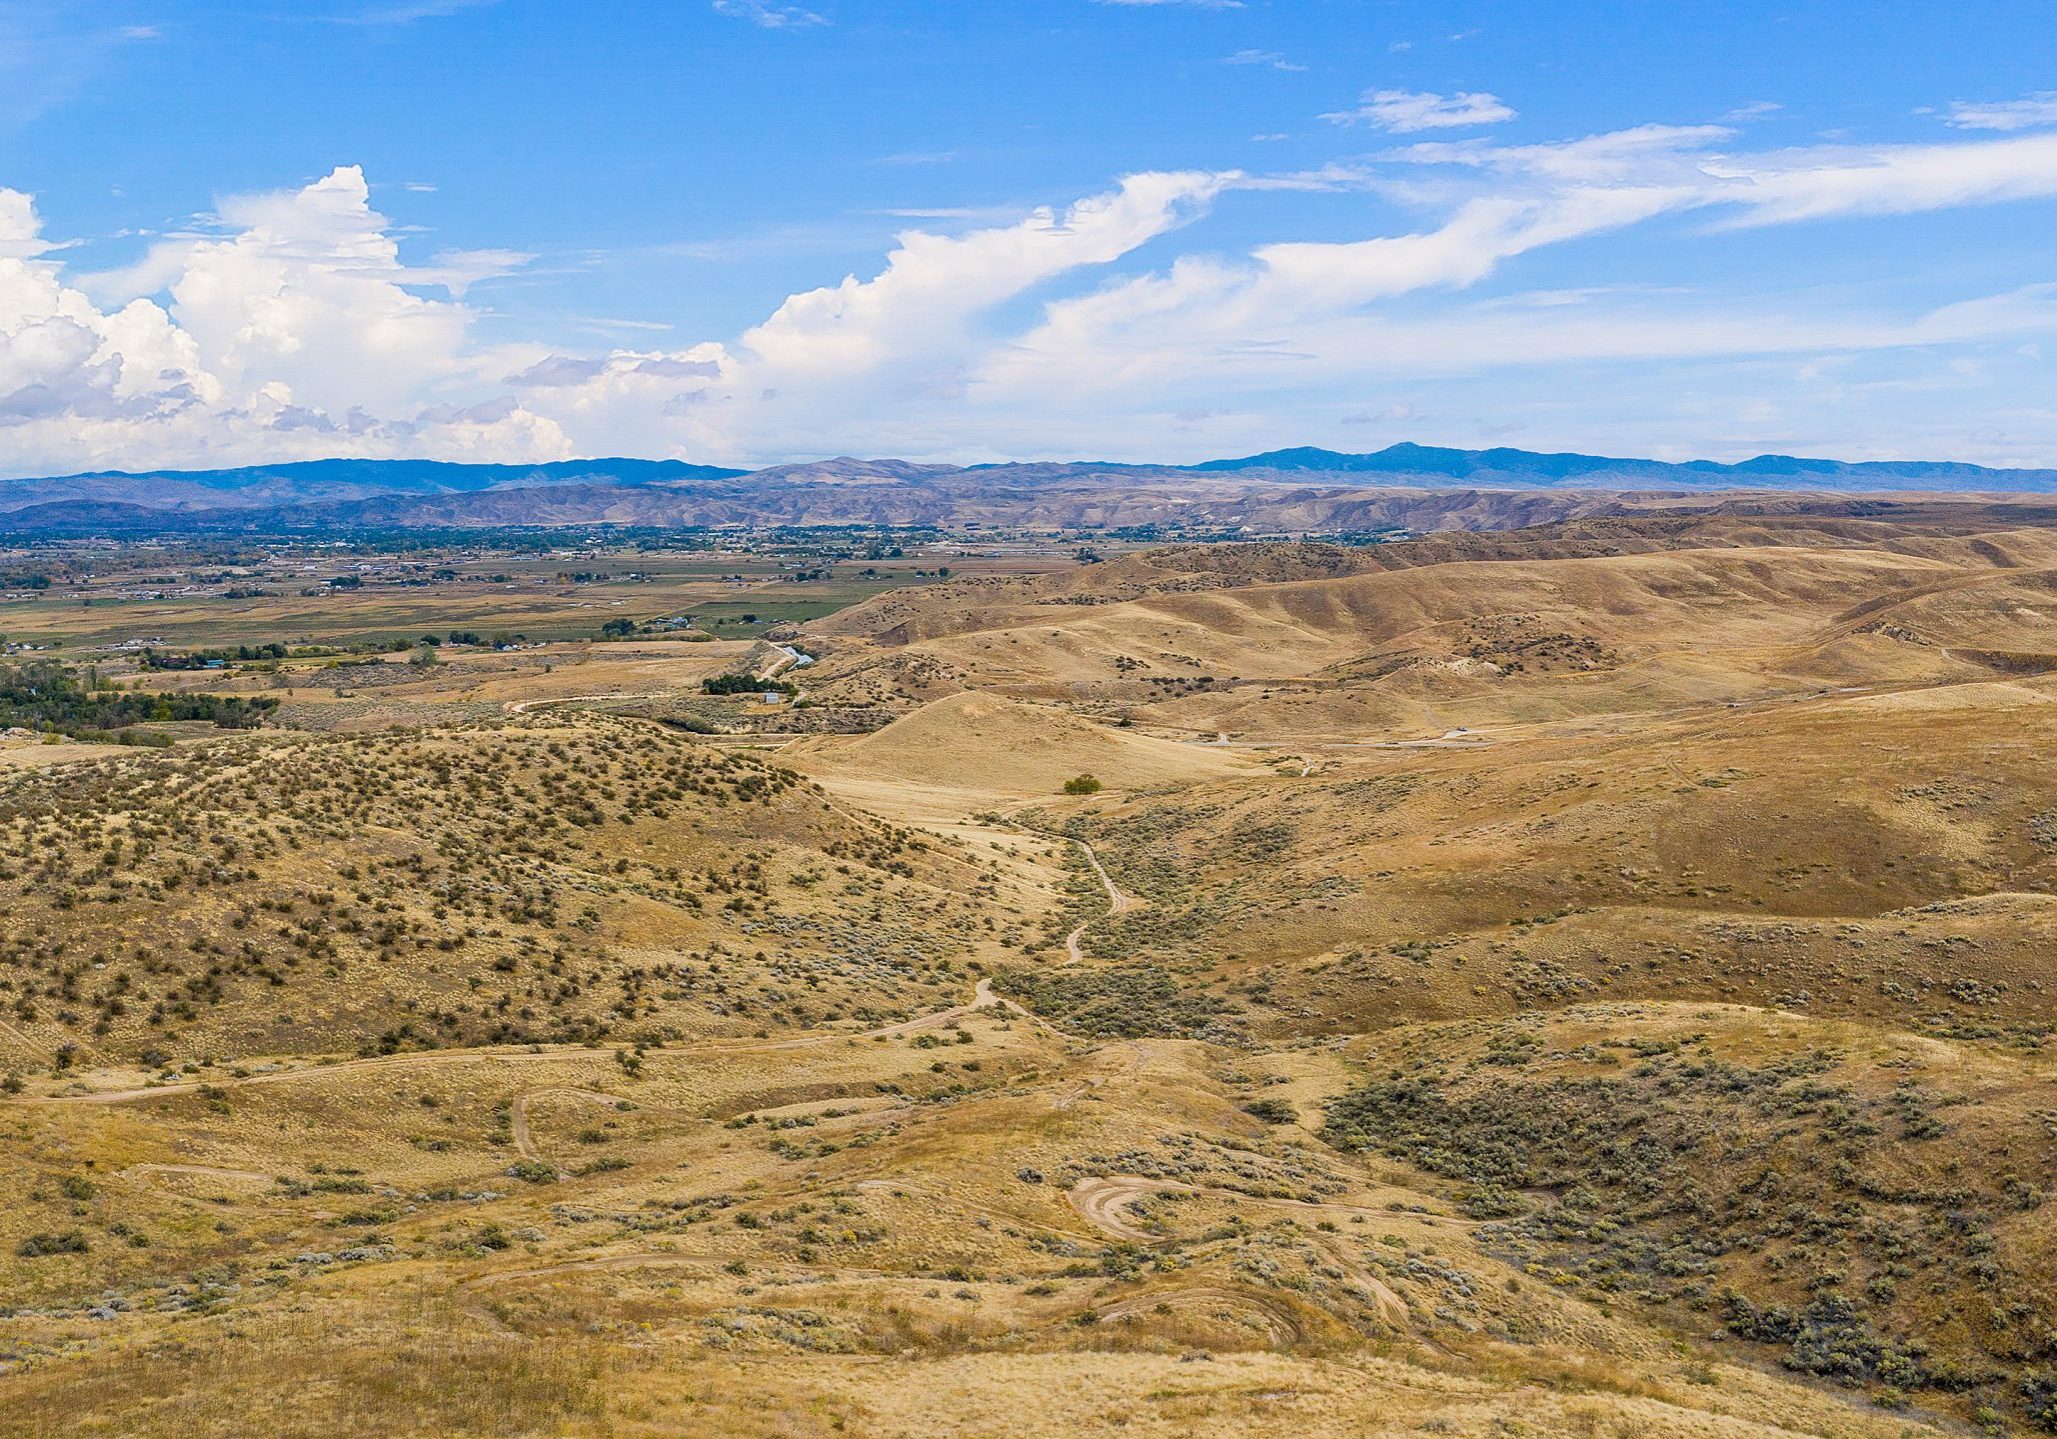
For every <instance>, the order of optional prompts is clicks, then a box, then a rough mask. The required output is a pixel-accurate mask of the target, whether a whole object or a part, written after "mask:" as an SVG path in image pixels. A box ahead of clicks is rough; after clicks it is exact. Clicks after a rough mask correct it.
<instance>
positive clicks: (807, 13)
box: [714, 0, 829, 30]
mask: <svg viewBox="0 0 2057 1439" xmlns="http://www.w3.org/2000/svg"><path fill="white" fill-rule="evenodd" d="M714 10H715V13H716V14H718V15H728V16H731V17H733V18H734V19H737V20H748V21H749V22H750V23H751V24H752V25H755V26H757V27H758V28H759V29H763V30H809V29H812V28H814V27H815V26H817V25H826V24H828V23H829V19H828V16H826V15H818V14H816V13H815V12H814V11H812V10H804V9H802V8H801V7H800V6H798V5H775V4H772V3H770V0H714Z"/></svg>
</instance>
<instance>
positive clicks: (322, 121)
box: [0, 0, 2057, 473]
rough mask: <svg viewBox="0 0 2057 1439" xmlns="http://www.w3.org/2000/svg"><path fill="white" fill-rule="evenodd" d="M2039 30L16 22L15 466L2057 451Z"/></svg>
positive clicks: (159, 15) (327, 18)
mask: <svg viewBox="0 0 2057 1439" xmlns="http://www.w3.org/2000/svg"><path fill="white" fill-rule="evenodd" d="M2048 18H2049V17H2048V11H2047V7H2046V6H2044V5H2040V4H2029V3H1990V4H1981V5H1977V6H1956V5H1944V4H1930V3H1920V0H1910V2H1909V3H1904V4H1895V5H1891V6H1880V5H1876V4H1869V5H1866V4H1855V3H1825V0H1795V3H1787V4H1759V3H1754V0H1742V3H1733V4H1725V5H1718V6H1717V5H1700V6H1667V5H1656V4H1651V3H1647V0H1639V3H1630V0H1611V3H1599V0H1561V3H1553V4H1549V5H1543V4H1538V3H1521V4H1513V3H1472V4H1462V3H1460V4H1454V5H1453V4H1449V3H1436V4H1426V3H1412V0H1242V3H1240V4H1238V3H1233V0H1154V3H1150V0H1125V3H1124V0H1037V3H1034V4H1020V3H1009V4H1001V3H991V0H959V3H954V4H947V5H945V4H934V3H931V4H918V3H912V0H813V3H810V4H806V5H801V4H781V3H773V0H715V3H709V0H664V3H629V0H593V3H588V4H581V5H569V4H564V3H561V0H555V3H544V0H471V3H466V0H333V3H326V4H322V3H316V4H304V3H297V0H279V3H270V4H265V3H245V0H176V3H170V0H154V3H153V0H100V3H93V4H82V3H64V4H58V3H48V0H0V472H6V473H28V472H34V471H39V470H50V469H73V468H85V467H98V466H123V467H129V468H134V467H140V466H154V465H201V464H224V463H249V462H259V461H270V460H282V459H292V458H304V457H310V456H314V455H325V454H395V455H398V454H407V455H431V456H436V457H444V458H480V459H505V460H528V459H547V458H558V457H564V456H570V455H594V454H611V453H632V454H652V455H657V454H665V455H680V456H685V457H689V458H695V459H704V460H713V461H726V462H735V463H766V462H775V461H779V460H786V459H797V458H806V457H811V456H818V455H822V454H832V453H840V452H849V453H861V454H880V455H883V454H894V455H904V456H908V457H912V458H921V459H949V460H984V459H997V458H1050V457H1080V456H1091V457H1103V458H1120V459H1147V458H1164V459H1182V460H1183V459H1196V458H1204V457H1208V456H1217V455H1225V454H1239V453H1247V452H1249V451H1252V450H1257V449H1264V448H1269V447H1273V446H1277V445H1286V444H1303V443H1312V444H1324V445H1330V446H1333V447H1336V448H1342V449H1350V450H1365V449H1374V448H1377V447H1379V446H1382V445H1385V444H1389V443H1392V442H1393V441H1396V440H1401V439H1411V440H1419V441H1423V442H1431V443H1444V444H1456V445H1487V444H1514V445H1521V446H1524V447H1528V448H1539V449H1552V448H1577V449H1584V450H1594V451H1601V452H1610V453H1634V454H1656V455H1662V456H1665V457H1669V458H1684V457H1691V456H1711V457H1716V458H1724V459H1728V458H1740V457H1744V456H1747V455H1750V454H1755V453H1759V452H1762V451H1766V450H1783V451H1793V452H1799V453H1810V454H1836V455H1844V456H1852V457H1870V458H1876V457H1888V456H1918V457H1925V458H1964V459H1971V460H1978V461H1982V462H1986V463H1994V464H2051V465H2057V400H2053V391H2052V387H2051V383H2050V382H2051V379H2052V374H2051V370H2050V365H2049V361H2048V360H2047V359H2046V358H2045V356H2046V353H2047V352H2049V350H2050V347H2051V345H2052V344H2053V343H2057V336H2053V335H2052V334H2050V333H2049V331H2051V330H2052V329H2053V328H2057V255H2053V253H2052V247H2051V245H2050V243H2049V240H2048V236H2049V234H2050V233H2051V232H2052V220H2053V218H2057V214H2053V212H2057V27H2052V26H2051V25H2050V24H2049V23H2048Z"/></svg>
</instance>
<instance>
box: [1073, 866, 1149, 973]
mask: <svg viewBox="0 0 2057 1439" xmlns="http://www.w3.org/2000/svg"><path fill="white" fill-rule="evenodd" d="M1072 843H1073V844H1075V845H1077V846H1078V847H1079V848H1080V849H1082V850H1084V851H1085V852H1086V863H1087V864H1089V865H1091V866H1092V867H1093V873H1094V874H1096V875H1098V876H1099V877H1100V888H1102V889H1104V890H1106V891H1107V918H1109V919H1112V918H1113V917H1114V916H1115V915H1117V914H1127V913H1128V912H1129V911H1130V910H1132V909H1134V908H1136V906H1137V905H1138V904H1139V903H1140V902H1141V901H1139V900H1136V899H1133V898H1131V897H1130V896H1128V895H1125V894H1123V893H1122V892H1121V890H1120V889H1119V888H1118V887H1117V886H1116V885H1115V883H1114V879H1113V877H1112V876H1111V875H1109V874H1108V873H1107V867H1106V866H1105V865H1103V864H1101V863H1100V856H1099V855H1098V854H1096V853H1094V851H1093V847H1092V846H1091V845H1090V844H1087V843H1086V842H1085V841H1084V840H1082V839H1074V840H1072ZM1090 923H1092V921H1091V920H1088V921H1086V924H1090ZM1085 936H1086V925H1085V924H1081V925H1079V927H1078V928H1076V929H1074V930H1073V931H1072V932H1071V933H1070V934H1067V935H1066V936H1064V952H1065V953H1066V954H1068V955H1070V956H1071V960H1072V963H1074V964H1078V963H1081V962H1083V961H1084V959H1085V957H1086V953H1085V950H1084V949H1082V948H1081V947H1080V945H1079V941H1080V940H1082V939H1084V938H1085Z"/></svg>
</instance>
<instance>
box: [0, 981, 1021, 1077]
mask: <svg viewBox="0 0 2057 1439" xmlns="http://www.w3.org/2000/svg"><path fill="white" fill-rule="evenodd" d="M991 1005H1000V1006H1003V1007H1005V1008H1007V1009H1009V1010H1011V1011H1013V1012H1014V1013H1016V1014H1021V1013H1025V1011H1023V1010H1021V1009H1020V1007H1019V1006H1017V1005H1015V1004H1014V1003H1013V1002H1012V1001H1010V1000H1005V999H1001V998H1000V997H999V996H998V995H996V994H994V993H993V982H992V981H991V980H990V979H981V980H980V981H979V982H978V984H977V985H976V986H975V987H974V988H973V990H972V998H971V1002H970V1003H968V1004H958V1005H952V1006H951V1007H950V1008H948V1009H942V1010H937V1011H936V1012H935V1013H933V1014H923V1015H917V1016H915V1017H914V1018H913V1019H906V1020H902V1021H900V1022H899V1023H898V1024H888V1025H885V1026H883V1027H882V1028H879V1029H867V1030H862V1031H859V1032H854V1033H844V1032H829V1033H821V1034H807V1035H801V1036H799V1037H797V1038H794V1039H773V1040H719V1039H718V1040H710V1041H708V1042H707V1043H705V1044H686V1045H679V1046H676V1047H675V1048H671V1049H667V1050H660V1051H657V1052H658V1053H659V1054H762V1053H767V1052H771V1051H779V1050H788V1049H809V1048H812V1047H813V1046H815V1045H818V1044H839V1043H841V1042H843V1041H845V1040H851V1039H882V1038H891V1037H893V1036H894V1035H900V1034H912V1033H915V1032H917V1031H919V1030H923V1029H932V1028H934V1027H936V1026H938V1025H945V1024H949V1023H952V1022H953V1021H955V1020H959V1019H962V1018H964V1017H965V1016H967V1015H970V1014H972V1013H974V1012H976V1011H978V1010H980V1009H984V1008H986V1007H988V1006H991ZM592 1053H593V1051H592V1050H590V1049H588V1048H586V1047H585V1046H583V1045H558V1046H554V1047H550V1048H545V1049H540V1050H536V1049H519V1050H478V1049H464V1050H431V1051H429V1052H427V1053H424V1054H390V1055H377V1056H374V1057H371V1058H367V1059H345V1060H339V1061H337V1062H336V1063H334V1064H310V1065H306V1066H304V1067H302V1068H299V1069H278V1070H272V1071H270V1072H268V1073H264V1074H246V1075H243V1076H241V1077H240V1078H236V1077H230V1076H226V1075H223V1076H218V1077H214V1078H209V1079H205V1080H200V1079H192V1080H175V1081H173V1082H172V1083H169V1084H149V1085H142V1086H139V1087H136V1088H130V1089H100V1090H91V1091H88V1092H86V1093H84V1094H41V1095H34V1096H24V1097H22V1098H19V1099H16V1100H14V1101H12V1102H13V1103H16V1104H130V1103H134V1102H136V1101H138V1100H144V1099H157V1098H160V1097H162V1096H165V1095H173V1094H190V1093H192V1092H193V1091H195V1090H197V1089H199V1088H200V1087H201V1086H202V1085H214V1086H217V1087H220V1088H231V1087H236V1088H241V1087H247V1086H250V1085H258V1084H282V1083H285V1082H287V1081H289V1080H296V1079H309V1078H313V1077H316V1076H329V1075H337V1074H353V1073H361V1072H365V1071H371V1070H377V1071H381V1072H383V1071H388V1070H402V1071H404V1070H413V1069H440V1068H443V1067H445V1066H447V1065H452V1064H489V1063H502V1064H531V1063H534V1062H536V1061H537V1060H555V1059H563V1058H565V1057H567V1056H569V1055H591V1054H592ZM610 1097H611V1096H610Z"/></svg>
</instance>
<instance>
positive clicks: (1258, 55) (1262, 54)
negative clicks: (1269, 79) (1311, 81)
mask: <svg viewBox="0 0 2057 1439" xmlns="http://www.w3.org/2000/svg"><path fill="white" fill-rule="evenodd" d="M1221 63H1222V64H1224V65H1262V66H1264V67H1265V68H1266V69H1267V70H1288V71H1299V70H1305V69H1306V68H1307V67H1306V66H1305V65H1295V64H1294V63H1293V62H1292V61H1290V60H1288V59H1287V58H1286V57H1285V56H1283V55H1281V54H1280V53H1279V52H1278V51H1276V50H1238V51H1236V53H1235V54H1233V55H1228V56H1224V57H1223V58H1222V62H1221Z"/></svg>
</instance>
